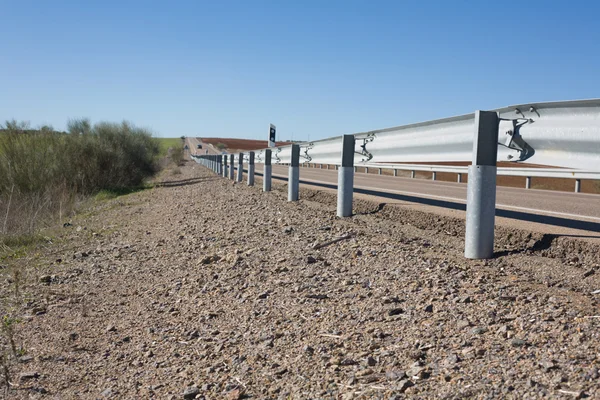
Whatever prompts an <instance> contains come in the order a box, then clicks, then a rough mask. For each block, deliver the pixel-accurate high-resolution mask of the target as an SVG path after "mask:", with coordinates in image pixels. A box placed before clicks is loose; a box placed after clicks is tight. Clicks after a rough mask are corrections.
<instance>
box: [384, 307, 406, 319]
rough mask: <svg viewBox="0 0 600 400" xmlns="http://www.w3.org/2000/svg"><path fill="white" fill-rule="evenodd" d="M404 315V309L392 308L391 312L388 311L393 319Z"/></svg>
mask: <svg viewBox="0 0 600 400" xmlns="http://www.w3.org/2000/svg"><path fill="white" fill-rule="evenodd" d="M403 313H404V310H403V309H401V308H392V309H391V310H389V311H388V313H387V314H388V315H389V316H390V317H392V316H394V315H400V314H403Z"/></svg>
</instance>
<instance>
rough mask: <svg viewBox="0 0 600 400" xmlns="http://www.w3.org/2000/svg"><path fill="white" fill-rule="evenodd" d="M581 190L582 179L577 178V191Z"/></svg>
mask: <svg viewBox="0 0 600 400" xmlns="http://www.w3.org/2000/svg"><path fill="white" fill-rule="evenodd" d="M579 192H581V179H575V193H579Z"/></svg>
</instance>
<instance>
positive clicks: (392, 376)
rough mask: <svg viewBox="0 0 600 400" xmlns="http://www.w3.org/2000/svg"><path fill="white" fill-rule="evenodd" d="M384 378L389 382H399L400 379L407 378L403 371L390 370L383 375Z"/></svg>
mask: <svg viewBox="0 0 600 400" xmlns="http://www.w3.org/2000/svg"><path fill="white" fill-rule="evenodd" d="M385 377H386V378H387V379H388V380H390V381H399V380H401V379H404V378H406V377H407V376H406V373H405V372H404V371H400V370H395V369H392V370H389V371H387V372H386V373H385Z"/></svg>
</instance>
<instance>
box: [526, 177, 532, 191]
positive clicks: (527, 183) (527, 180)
mask: <svg viewBox="0 0 600 400" xmlns="http://www.w3.org/2000/svg"><path fill="white" fill-rule="evenodd" d="M525 189H531V177H530V176H528V177H527V178H525Z"/></svg>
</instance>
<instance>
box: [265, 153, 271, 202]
mask: <svg viewBox="0 0 600 400" xmlns="http://www.w3.org/2000/svg"><path fill="white" fill-rule="evenodd" d="M271 168H272V167H271V149H267V150H265V165H264V167H263V192H270V191H271Z"/></svg>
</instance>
